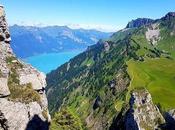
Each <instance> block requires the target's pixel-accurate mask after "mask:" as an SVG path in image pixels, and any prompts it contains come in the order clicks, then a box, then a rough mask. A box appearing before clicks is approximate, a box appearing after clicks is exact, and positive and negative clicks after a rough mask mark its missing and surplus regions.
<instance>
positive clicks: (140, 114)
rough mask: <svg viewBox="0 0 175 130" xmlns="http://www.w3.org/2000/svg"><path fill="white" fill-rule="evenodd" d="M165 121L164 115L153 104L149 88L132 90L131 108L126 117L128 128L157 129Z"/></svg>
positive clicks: (135, 129)
mask: <svg viewBox="0 0 175 130" xmlns="http://www.w3.org/2000/svg"><path fill="white" fill-rule="evenodd" d="M164 122H165V120H164V118H163V116H162V115H161V113H160V112H159V110H158V108H157V107H156V106H155V105H154V104H153V102H152V98H151V95H150V93H149V92H148V91H147V90H145V89H142V90H135V91H134V92H132V94H131V99H130V109H129V110H128V112H127V114H126V117H125V126H126V130H147V129H149V130H155V129H157V128H158V127H159V125H160V124H163V123H164Z"/></svg>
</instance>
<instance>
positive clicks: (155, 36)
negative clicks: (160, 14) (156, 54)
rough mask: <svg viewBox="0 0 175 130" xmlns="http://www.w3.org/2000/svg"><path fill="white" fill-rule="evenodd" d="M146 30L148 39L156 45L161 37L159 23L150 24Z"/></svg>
mask: <svg viewBox="0 0 175 130" xmlns="http://www.w3.org/2000/svg"><path fill="white" fill-rule="evenodd" d="M147 29H148V30H147V31H146V34H145V35H146V39H147V40H148V41H149V42H150V44H152V45H156V43H157V42H158V41H159V40H160V39H161V37H160V29H159V25H158V24H152V25H150V26H149V27H148V28H147Z"/></svg>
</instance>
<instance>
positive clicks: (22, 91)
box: [0, 6, 50, 130]
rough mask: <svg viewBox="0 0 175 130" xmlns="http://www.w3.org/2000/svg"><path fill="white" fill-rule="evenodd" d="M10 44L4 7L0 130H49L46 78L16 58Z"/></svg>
mask: <svg viewBox="0 0 175 130" xmlns="http://www.w3.org/2000/svg"><path fill="white" fill-rule="evenodd" d="M10 41H11V38H10V33H9V29H8V25H7V22H6V18H5V12H4V7H3V6H0V129H2V130H24V129H29V130H31V129H32V130H35V129H43V130H44V129H45V130H47V129H48V122H49V121H50V115H49V112H48V109H47V98H46V95H45V89H44V88H45V86H46V81H45V76H44V74H43V73H41V72H39V71H37V70H36V69H35V68H33V67H32V66H30V65H27V64H25V63H23V62H22V61H20V60H18V59H17V58H16V57H15V55H14V53H13V51H12V49H11V47H10ZM37 123H39V124H37Z"/></svg>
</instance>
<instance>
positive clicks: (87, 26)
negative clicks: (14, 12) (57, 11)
mask: <svg viewBox="0 0 175 130" xmlns="http://www.w3.org/2000/svg"><path fill="white" fill-rule="evenodd" d="M15 24H17V25H22V26H37V27H45V26H54V25H57V26H68V27H69V28H71V29H80V28H82V29H96V30H99V31H103V32H116V31H118V30H120V29H122V28H123V27H120V26H114V25H103V24H73V23H66V24H60V23H59V24H58V23H49V24H45V23H42V22H36V21H28V22H25V21H20V22H18V23H15ZM10 25H14V24H10Z"/></svg>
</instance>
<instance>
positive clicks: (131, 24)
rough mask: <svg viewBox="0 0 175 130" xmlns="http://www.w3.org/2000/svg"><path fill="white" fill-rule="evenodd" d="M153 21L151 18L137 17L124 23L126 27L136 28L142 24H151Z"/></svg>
mask: <svg viewBox="0 0 175 130" xmlns="http://www.w3.org/2000/svg"><path fill="white" fill-rule="evenodd" d="M153 22H154V20H153V19H148V18H138V19H135V20H132V21H131V22H129V23H128V24H127V25H126V28H138V27H141V26H144V25H145V26H146V25H149V24H152V23H153Z"/></svg>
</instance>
